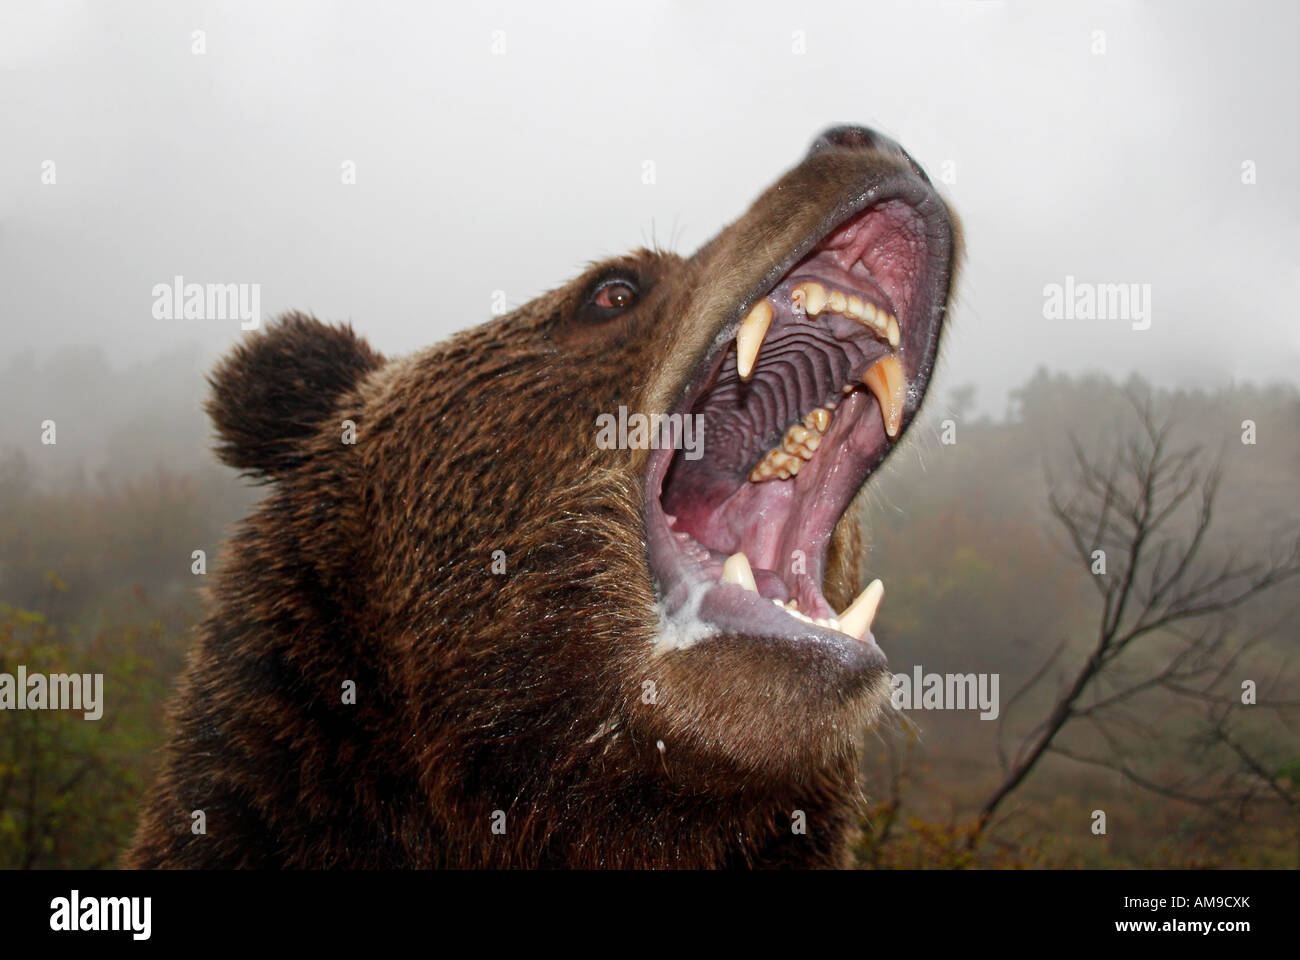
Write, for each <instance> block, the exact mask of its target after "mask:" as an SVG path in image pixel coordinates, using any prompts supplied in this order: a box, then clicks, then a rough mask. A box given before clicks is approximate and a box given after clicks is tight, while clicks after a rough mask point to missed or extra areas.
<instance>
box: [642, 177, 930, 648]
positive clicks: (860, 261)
mask: <svg viewBox="0 0 1300 960" xmlns="http://www.w3.org/2000/svg"><path fill="white" fill-rule="evenodd" d="M907 188H908V189H906V190H901V191H895V192H894V193H893V195H886V196H883V197H882V196H881V195H880V194H881V193H884V191H883V190H878V191H874V193H875V194H876V195H875V196H872V195H871V193H869V194H868V195H866V196H864V197H863V198H861V199H860V201H859V203H857V204H855V205H854V206H855V207H856V209H852V210H850V211H849V212H848V213H847V215H842V214H843V212H841V216H840V218H839V219H838V220H833V221H832V223H831V225H830V226H829V227H828V228H827V229H826V230H825V232H824V235H823V236H821V237H812V238H809V240H808V242H807V243H806V244H804V245H803V248H804V251H806V252H802V253H801V252H800V251H793V252H792V255H791V257H790V258H788V259H790V260H793V261H794V265H793V266H792V267H790V268H789V269H786V270H785V271H784V272H783V273H782V274H780V279H779V280H777V281H776V283H775V284H774V285H773V286H771V287H770V288H768V289H767V290H766V291H765V292H763V293H762V295H761V296H758V295H755V296H753V297H751V298H747V300H746V301H745V302H743V303H741V304H739V305H738V309H737V314H736V317H737V318H738V320H737V322H735V323H734V324H733V325H731V326H729V327H728V328H727V333H731V332H732V331H734V333H733V334H732V335H730V336H726V335H723V336H720V337H719V340H718V341H717V342H716V343H715V345H714V347H713V349H711V350H710V351H709V352H708V355H707V356H706V357H705V359H704V360H703V362H702V363H701V364H700V365H699V368H698V369H697V370H696V371H695V373H694V375H693V376H692V378H691V380H690V382H689V383H688V384H687V386H686V388H685V391H684V394H683V399H682V401H681V402H680V404H679V407H678V410H679V411H680V412H684V413H686V412H689V413H690V414H692V415H695V416H696V417H698V419H697V420H696V421H695V422H696V423H698V424H701V425H702V428H703V444H702V452H701V453H699V454H698V455H697V458H696V459H691V458H690V457H688V456H686V455H685V454H686V451H682V450H677V451H672V450H664V451H658V452H656V453H655V454H654V455H653V456H652V457H651V459H650V461H649V464H648V484H647V498H646V499H647V540H648V546H649V554H650V563H651V569H652V571H653V573H654V576H655V579H656V587H657V590H658V593H659V601H660V617H661V625H660V626H661V636H660V642H661V643H667V644H669V645H671V646H688V645H690V644H693V643H694V642H696V641H697V640H700V639H702V638H704V637H706V636H710V635H716V634H731V635H737V634H740V635H747V636H762V637H772V638H776V639H794V640H798V639H801V638H802V639H809V640H814V641H817V642H820V643H827V642H831V643H837V644H844V643H852V644H865V645H867V646H868V647H870V648H872V649H873V650H874V649H875V640H874V637H873V636H872V633H871V624H872V620H873V618H874V616H875V613H876V609H877V607H878V605H879V603H880V600H881V596H882V594H883V586H882V584H881V583H880V581H879V580H875V581H872V583H871V584H870V585H869V586H868V587H867V588H866V589H865V590H864V591H863V592H862V593H861V594H860V595H859V596H858V597H857V598H856V599H855V600H854V601H853V602H852V603H850V604H849V605H848V606H847V607H846V608H845V609H844V610H839V611H837V610H835V609H833V608H832V607H831V605H830V604H829V603H828V601H827V599H826V597H825V596H824V595H823V592H822V591H823V585H824V576H825V567H826V562H827V548H828V545H829V543H830V540H831V535H832V532H833V530H834V528H835V526H836V524H837V523H838V521H839V519H840V517H841V515H842V514H843V513H844V511H845V510H846V509H847V508H848V506H849V503H850V502H851V501H852V500H853V497H854V495H855V494H856V493H857V492H858V490H859V489H860V488H861V487H862V486H863V484H864V483H866V481H867V478H868V477H869V476H870V474H871V473H872V472H873V471H874V470H875V469H876V468H877V467H878V466H879V465H880V463H881V462H882V461H883V460H884V459H885V457H886V456H887V455H888V453H889V452H890V450H891V449H892V448H893V446H894V445H895V444H896V443H897V442H898V440H899V438H900V437H901V435H902V433H903V431H904V430H905V428H906V426H907V425H908V423H909V422H910V420H911V419H912V417H913V416H914V415H915V413H916V410H917V408H918V407H919V404H920V401H921V399H922V397H923V395H924V391H925V387H926V385H927V383H928V381H929V377H930V372H931V368H932V366H933V362H934V355H935V349H936V346H937V342H938V334H939V327H940V326H941V324H942V321H943V314H944V309H945V306H946V303H947V296H948V284H949V273H950V268H951V264H950V255H951V248H952V234H951V224H950V221H949V219H948V217H947V213H946V208H944V207H943V205H942V203H941V202H940V201H939V200H938V199H937V197H936V196H935V195H934V194H933V192H932V190H931V188H930V187H929V185H928V184H926V183H924V182H923V181H916V180H912V179H910V178H909V180H908V181H907ZM900 194H901V195H900ZM781 266H784V264H781V265H778V267H777V269H780V267H781ZM877 652H878V651H877Z"/></svg>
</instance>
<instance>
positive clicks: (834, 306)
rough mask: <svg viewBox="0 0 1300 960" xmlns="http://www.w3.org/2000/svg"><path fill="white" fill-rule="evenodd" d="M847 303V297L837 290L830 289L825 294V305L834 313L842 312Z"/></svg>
mask: <svg viewBox="0 0 1300 960" xmlns="http://www.w3.org/2000/svg"><path fill="white" fill-rule="evenodd" d="M848 305H849V301H848V298H847V297H845V296H844V294H842V293H840V291H838V290H832V291H831V292H830V293H828V294H827V295H826V306H828V307H830V308H831V310H832V311H834V312H835V313H843V312H844V310H845V308H846V307H847V306H848Z"/></svg>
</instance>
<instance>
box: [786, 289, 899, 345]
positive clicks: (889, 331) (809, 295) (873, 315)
mask: <svg viewBox="0 0 1300 960" xmlns="http://www.w3.org/2000/svg"><path fill="white" fill-rule="evenodd" d="M790 302H791V303H793V304H794V305H795V306H796V307H799V308H801V309H802V310H803V312H804V313H806V314H807V315H808V316H810V317H815V316H817V315H818V314H820V313H821V312H822V311H823V310H830V311H831V312H832V313H838V314H841V315H843V316H846V317H852V318H853V319H854V320H857V321H858V322H859V323H861V324H862V325H863V326H864V327H866V328H867V329H868V330H870V331H871V332H872V333H875V334H878V335H879V336H882V337H884V338H885V339H886V340H888V341H889V345H890V346H891V347H897V346H898V344H899V342H900V341H901V340H902V331H901V330H900V328H899V326H898V319H897V318H896V317H895V316H894V315H893V314H892V313H889V312H887V311H885V310H880V309H877V308H876V306H875V305H874V304H871V303H867V302H866V301H864V300H863V299H862V298H861V297H856V296H853V295H852V294H846V293H842V292H841V291H839V290H831V291H830V292H827V290H826V288H825V287H823V286H822V285H821V284H820V283H816V282H814V281H808V282H805V283H801V284H799V285H798V286H796V287H795V288H794V289H793V290H791V291H790Z"/></svg>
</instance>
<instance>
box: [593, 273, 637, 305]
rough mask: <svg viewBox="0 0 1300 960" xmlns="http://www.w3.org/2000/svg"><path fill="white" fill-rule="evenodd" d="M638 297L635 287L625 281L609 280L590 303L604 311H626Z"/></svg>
mask: <svg viewBox="0 0 1300 960" xmlns="http://www.w3.org/2000/svg"><path fill="white" fill-rule="evenodd" d="M639 296H640V295H639V294H638V293H637V290H636V287H634V286H632V284H630V283H628V282H627V281H626V280H611V281H610V282H609V283H607V284H605V285H604V286H603V287H601V288H600V289H599V290H597V291H596V295H595V297H594V298H593V300H592V302H593V303H595V305H596V306H598V307H602V308H604V309H606V310H626V309H627V308H628V307H630V306H633V305H634V304H635V303H636V301H637V298H638V297H639Z"/></svg>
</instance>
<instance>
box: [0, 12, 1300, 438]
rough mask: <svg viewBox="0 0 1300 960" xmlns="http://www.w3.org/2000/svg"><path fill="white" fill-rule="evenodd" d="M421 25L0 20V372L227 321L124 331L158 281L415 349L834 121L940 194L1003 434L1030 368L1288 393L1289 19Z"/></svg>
mask: <svg viewBox="0 0 1300 960" xmlns="http://www.w3.org/2000/svg"><path fill="white" fill-rule="evenodd" d="M450 6H451V5H447V4H437V5H434V4H409V5H407V4H382V3H377V2H365V3H350V4H335V3H320V2H312V3H280V2H266V0H257V2H250V3H231V2H221V3H216V2H214V3H190V2H165V3H164V2H158V3H129V4H128V3H110V2H86V3H68V4H53V3H42V4H39V5H37V4H29V3H19V2H16V0H2V2H0V326H2V328H3V339H2V340H0V369H3V366H4V365H5V364H6V363H7V362H9V360H10V359H11V357H12V356H13V355H14V354H15V353H22V352H24V351H29V350H30V351H34V352H35V354H36V357H37V358H38V359H39V358H43V357H47V356H49V355H50V353H51V352H52V351H53V350H55V349H57V348H58V347H60V346H63V345H69V344H87V343H91V344H101V345H103V347H104V348H105V349H106V350H107V351H108V354H109V356H110V357H111V358H112V359H113V361H114V362H115V363H120V364H123V365H126V364H129V363H131V362H133V361H137V360H147V359H150V358H155V357H157V356H158V355H159V354H162V353H165V352H168V351H174V350H176V349H177V348H178V347H180V346H181V345H183V344H185V343H187V342H198V343H200V344H201V345H202V351H203V356H204V357H210V356H214V355H215V354H216V353H217V352H218V351H221V350H223V349H225V348H226V347H227V346H228V345H229V344H230V343H232V342H233V341H234V340H235V339H237V338H238V337H239V336H241V335H242V334H241V332H240V330H239V327H238V324H237V323H236V322H228V321H219V320H189V321H186V320H158V319H155V318H154V317H153V315H152V310H151V308H152V305H153V295H152V292H151V291H152V288H153V286H154V285H155V284H157V283H160V282H169V281H170V279H171V278H172V277H173V276H174V275H176V274H180V275H183V276H184V277H185V278H186V279H187V280H192V281H197V282H203V283H206V282H223V283H224V282H239V283H259V284H260V285H261V306H262V310H263V312H264V313H268V314H271V313H275V312H278V311H281V310H285V309H290V308H299V309H304V310H309V311H312V312H315V313H316V314H317V315H318V316H320V317H322V318H327V319H350V320H351V321H352V322H353V323H354V325H355V326H356V327H357V328H358V330H359V331H361V332H362V333H364V334H365V335H366V336H367V337H368V338H369V339H370V340H371V342H372V343H373V344H374V345H375V346H377V347H378V348H380V349H382V350H384V351H386V352H390V353H400V352H405V351H409V350H412V349H415V348H418V347H420V346H423V345H426V344H429V343H433V342H436V341H437V340H439V339H441V338H443V337H444V336H446V335H447V334H449V333H451V332H452V331H455V330H457V329H461V328H463V327H467V326H471V325H474V324H476V323H479V322H481V321H483V320H485V319H487V318H488V317H489V316H490V309H491V298H492V292H493V291H494V290H498V289H499V290H504V291H505V292H506V296H507V298H508V301H509V303H510V304H511V305H515V304H518V303H522V302H524V301H526V300H528V299H529V298H531V297H532V296H534V295H536V294H537V293H540V292H542V291H544V290H546V289H548V288H550V287H552V286H555V285H558V284H560V283H563V282H564V281H566V280H568V279H570V278H571V277H572V276H573V275H574V274H575V273H576V272H577V271H578V270H579V269H580V267H581V266H582V265H583V264H585V263H586V262H587V261H589V260H592V259H596V258H599V257H602V256H605V255H609V254H614V253H618V252H621V251H623V250H625V249H627V248H629V247H633V246H639V245H642V244H645V243H648V242H649V241H650V240H651V239H655V240H657V241H658V242H660V243H661V244H664V245H671V246H672V247H673V248H674V249H677V250H678V251H680V252H683V253H689V252H690V251H692V250H694V249H695V248H696V247H697V246H698V245H699V244H701V243H702V242H703V241H705V240H706V239H707V238H708V237H709V236H711V235H712V234H713V233H714V232H715V231H716V230H718V229H719V228H720V227H721V226H722V225H723V224H725V223H726V222H727V221H728V220H730V219H732V218H734V217H735V216H737V215H738V214H740V213H741V212H742V211H743V210H744V209H745V207H746V206H747V205H748V204H749V203H750V201H752V199H753V198H754V197H755V196H756V195H757V193H758V192H759V191H760V190H761V189H762V188H763V187H764V186H765V185H767V184H768V183H770V182H771V181H772V180H774V179H775V178H776V177H777V176H778V175H779V174H780V173H781V172H782V171H784V170H785V169H786V168H788V167H789V166H790V165H792V164H793V163H795V162H796V161H797V160H798V159H799V158H800V157H801V156H802V154H803V153H804V151H805V150H806V148H807V146H808V143H809V141H810V140H811V138H812V137H813V136H814V134H816V133H817V132H818V131H820V130H821V129H822V128H824V127H825V126H827V125H829V124H831V123H835V122H843V121H853V122H861V123H865V124H868V125H872V126H875V127H877V128H879V129H881V130H883V131H885V132H887V133H889V134H891V135H893V136H895V137H896V138H897V139H899V140H900V141H901V142H902V143H903V144H904V145H905V146H906V147H907V148H908V149H909V150H910V151H911V152H912V154H913V156H915V157H916V158H917V159H918V160H919V161H920V162H921V164H922V165H923V166H925V167H926V168H927V169H928V170H930V171H931V174H932V176H935V177H936V178H937V177H939V176H941V175H943V174H944V172H945V171H947V179H949V180H951V181H952V182H951V183H946V184H943V185H942V186H943V189H944V190H945V191H946V193H947V195H948V197H949V199H950V200H951V202H952V204H953V206H954V207H955V209H956V210H957V211H958V213H959V214H960V216H961V218H962V220H963V221H964V224H965V228H966V240H967V250H968V259H967V261H966V268H965V271H964V274H963V277H962V282H961V286H960V290H959V297H960V300H959V306H958V308H957V310H956V313H955V317H954V322H953V324H952V326H951V328H950V330H949V332H948V340H947V350H946V353H945V355H944V360H943V367H942V368H941V372H942V380H941V382H940V387H939V388H940V390H946V389H948V388H950V387H952V386H954V385H956V384H958V383H964V382H974V383H976V384H977V385H978V387H979V391H980V399H981V406H982V407H984V408H985V409H990V410H992V411H993V412H995V413H1000V412H1001V409H1002V404H1003V402H1004V399H1005V389H1006V388H1007V387H1008V386H1014V385H1017V384H1018V383H1019V382H1021V381H1023V380H1024V379H1025V378H1026V377H1027V376H1028V375H1029V374H1030V373H1031V372H1032V371H1033V369H1034V368H1035V367H1037V366H1040V365H1046V366H1048V367H1051V368H1054V369H1065V370H1070V371H1078V370H1082V369H1095V368H1105V369H1108V370H1110V371H1113V372H1114V373H1116V374H1119V375H1123V374H1126V373H1127V372H1129V371H1131V370H1138V371H1141V372H1143V373H1145V374H1146V375H1148V376H1150V377H1151V378H1153V379H1155V380H1156V381H1158V382H1160V383H1166V384H1188V385H1194V384H1198V383H1200V384H1217V383H1224V382H1227V381H1229V380H1232V379H1236V380H1243V379H1254V380H1270V379H1286V380H1289V381H1292V382H1294V381H1295V379H1296V370H1297V360H1298V359H1300V325H1297V323H1296V322H1295V319H1294V316H1293V314H1294V307H1293V304H1294V303H1295V302H1296V300H1297V297H1298V296H1300V280H1298V277H1300V271H1298V270H1297V265H1296V263H1297V251H1298V250H1300V169H1298V168H1300V161H1298V159H1297V158H1298V157H1300V142H1298V139H1300V138H1298V137H1297V117H1298V116H1300V104H1297V99H1298V96H1300V95H1298V93H1297V91H1298V90H1300V83H1298V82H1297V81H1298V79H1300V68H1298V67H1297V57H1296V54H1295V43H1296V38H1297V36H1298V35H1300V14H1298V13H1297V10H1298V9H1300V7H1298V5H1296V4H1294V3H1289V2H1284V3H1276V4H1272V3H1245V4H1228V3H1221V4H1216V5H1208V4H1205V5H1203V4H1196V3H1185V2H1177V3H1174V2H1170V3H1159V4H1157V3H1146V4H1115V5H1109V4H1086V5H1085V4H1082V3H1079V4H1074V3H1042V4H1035V5H1032V6H1029V5H1026V6H1020V5H1016V4H1001V3H943V4H926V5H911V4H878V3H864V2H861V0H857V2H852V3H844V4H830V3H790V2H788V0H785V2H759V3H753V2H751V3H746V4H743V5H723V4H705V3H663V2H659V3H656V2H653V0H648V2H642V3H636V4H630V5H626V6H623V7H618V6H615V5H612V4H610V3H591V4H575V3H557V2H553V0H552V2H545V3H538V2H533V3H522V2H521V3H509V4H507V3H497V4H476V5H475V9H474V10H472V11H471V10H469V9H467V8H468V5H461V6H460V8H459V9H447V8H448V7H450ZM435 7H436V9H435ZM620 10H621V12H619V11H620ZM196 30H202V31H204V32H205V37H204V42H205V45H206V52H204V53H202V54H201V55H198V54H195V53H193V52H192V47H193V44H194V39H193V32H194V31H196ZM494 31H501V33H498V34H494ZM1097 31H1101V34H1098V33H1097ZM494 43H495V44H496V46H497V49H498V50H500V49H501V46H502V43H504V51H503V52H494V50H493V45H494ZM800 43H802V44H803V48H804V50H805V52H803V53H799V52H796V51H797V48H798V47H799V45H800ZM1102 43H1104V52H1100V48H1101V44H1102ZM47 161H53V164H54V167H53V169H54V172H55V176H54V180H55V182H54V183H52V184H50V183H43V182H42V174H43V171H45V170H48V169H49V168H48V166H46V164H47ZM347 161H351V162H353V163H355V169H356V183H355V184H352V185H346V184H343V183H342V182H341V180H342V177H341V170H342V165H343V164H344V163H345V162H347ZM646 161H652V162H653V163H654V169H655V182H654V183H653V184H645V183H643V182H642V180H643V177H642V174H643V170H644V163H645V162H646ZM1246 162H1250V163H1251V164H1253V165H1254V170H1255V177H1256V181H1257V182H1256V183H1254V184H1245V183H1243V182H1242V180H1243V163H1246ZM1067 275H1070V276H1073V277H1075V278H1076V280H1077V281H1078V282H1085V283H1139V284H1150V289H1151V317H1150V320H1151V325H1150V328H1149V329H1146V330H1134V329H1133V324H1132V323H1130V322H1129V321H1127V320H1123V319H1119V320H1080V319H1075V320H1064V319H1055V320H1054V319H1046V318H1045V317H1044V310H1043V303H1044V295H1043V289H1044V287H1045V286H1046V285H1048V284H1051V283H1063V282H1064V280H1065V277H1066V276H1067ZM3 390H4V388H3V385H0V397H2V396H3Z"/></svg>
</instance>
